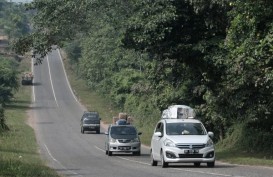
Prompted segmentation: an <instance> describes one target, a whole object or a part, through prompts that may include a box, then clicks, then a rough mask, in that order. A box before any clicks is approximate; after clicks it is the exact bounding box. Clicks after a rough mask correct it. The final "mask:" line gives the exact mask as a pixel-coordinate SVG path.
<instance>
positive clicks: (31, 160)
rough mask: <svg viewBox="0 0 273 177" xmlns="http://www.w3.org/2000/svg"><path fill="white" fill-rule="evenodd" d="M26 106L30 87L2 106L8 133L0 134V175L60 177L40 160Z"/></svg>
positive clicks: (24, 87) (23, 68)
mask: <svg viewBox="0 0 273 177" xmlns="http://www.w3.org/2000/svg"><path fill="white" fill-rule="evenodd" d="M24 62H27V61H22V66H20V70H25V66H26V65H27V63H24ZM28 62H29V61H28ZM30 103H31V88H30V87H29V86H23V87H20V88H19V90H18V92H17V93H16V94H15V95H14V100H13V101H12V102H11V103H9V104H8V105H6V107H5V117H6V124H7V125H8V127H9V129H10V130H9V131H5V132H1V133H0V176H1V177H6V176H16V177H28V176H29V177H33V176H39V177H60V175H58V174H57V172H55V171H54V170H53V169H50V168H49V167H47V166H46V165H45V162H43V161H42V160H41V158H40V154H39V152H38V145H37V142H36V138H35V133H34V130H33V129H32V128H31V127H30V126H29V125H28V124H27V117H28V115H27V110H28V109H29V105H30Z"/></svg>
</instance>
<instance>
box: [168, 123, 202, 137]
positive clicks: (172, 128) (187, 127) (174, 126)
mask: <svg viewBox="0 0 273 177" xmlns="http://www.w3.org/2000/svg"><path fill="white" fill-rule="evenodd" d="M166 133H167V135H205V134H206V131H205V129H204V127H203V126H202V124H201V123H167V124H166Z"/></svg>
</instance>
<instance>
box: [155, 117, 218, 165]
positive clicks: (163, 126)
mask: <svg viewBox="0 0 273 177" xmlns="http://www.w3.org/2000/svg"><path fill="white" fill-rule="evenodd" d="M212 137H213V133H212V132H207V131H206V129H205V127H204V125H203V124H202V122H201V121H199V120H197V119H193V118H188V119H168V118H167V119H161V120H160V121H159V122H158V123H157V124H156V127H155V129H154V133H153V136H152V140H151V154H150V156H151V165H152V166H157V163H158V162H161V165H162V167H163V168H164V167H168V165H169V163H193V164H194V166H196V167H198V166H200V164H201V163H207V166H208V167H214V164H215V151H214V144H213V141H212Z"/></svg>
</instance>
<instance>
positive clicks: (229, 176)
mask: <svg viewBox="0 0 273 177" xmlns="http://www.w3.org/2000/svg"><path fill="white" fill-rule="evenodd" d="M95 148H96V149H98V150H100V151H102V152H105V150H104V149H101V148H99V147H97V146H95ZM115 157H117V158H119V159H122V160H126V161H130V162H134V163H138V164H142V165H150V164H149V163H146V162H141V161H137V160H132V159H128V158H125V157H120V156H115ZM169 169H173V170H179V171H185V172H190V173H199V174H204V175H212V176H226V177H245V176H234V175H227V174H221V173H209V172H204V171H196V170H194V171H193V170H186V169H179V168H169Z"/></svg>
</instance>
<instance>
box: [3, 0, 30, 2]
mask: <svg viewBox="0 0 273 177" xmlns="http://www.w3.org/2000/svg"><path fill="white" fill-rule="evenodd" d="M6 1H11V2H31V1H32V0H6Z"/></svg>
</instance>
